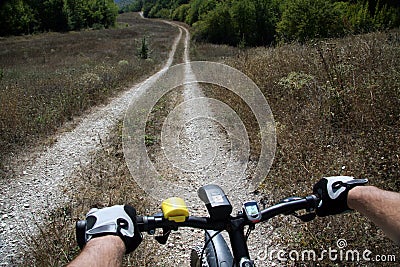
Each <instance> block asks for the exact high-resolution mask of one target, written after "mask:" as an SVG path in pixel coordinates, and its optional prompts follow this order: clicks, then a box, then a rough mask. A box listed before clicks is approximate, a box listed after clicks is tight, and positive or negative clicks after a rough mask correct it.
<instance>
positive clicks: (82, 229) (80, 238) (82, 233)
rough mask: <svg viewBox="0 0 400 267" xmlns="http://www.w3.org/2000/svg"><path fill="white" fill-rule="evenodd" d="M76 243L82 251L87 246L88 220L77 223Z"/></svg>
mask: <svg viewBox="0 0 400 267" xmlns="http://www.w3.org/2000/svg"><path fill="white" fill-rule="evenodd" d="M75 234H76V241H77V242H78V246H79V248H80V249H83V247H84V246H85V245H86V220H81V221H77V222H76V224H75Z"/></svg>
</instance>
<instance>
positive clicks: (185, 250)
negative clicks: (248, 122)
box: [0, 21, 271, 266]
mask: <svg viewBox="0 0 400 267" xmlns="http://www.w3.org/2000/svg"><path fill="white" fill-rule="evenodd" d="M164 22H165V23H168V24H171V25H173V26H175V27H177V28H178V29H179V34H178V36H177V37H176V39H175V41H174V44H173V47H172V50H171V52H170V55H169V58H168V61H167V63H166V64H165V65H164V67H163V69H162V70H160V71H159V72H158V73H156V74H155V75H153V76H151V77H150V78H148V79H147V80H146V81H144V82H143V83H140V84H138V85H136V86H134V87H132V88H131V89H129V90H128V91H126V92H125V93H123V94H121V95H120V96H119V97H116V98H115V99H113V100H112V101H111V102H110V103H109V104H108V105H106V106H103V107H97V108H95V109H94V111H93V112H91V113H90V114H88V115H86V116H85V117H83V118H82V119H81V122H80V123H79V125H77V126H76V128H75V129H74V130H72V131H71V132H66V133H63V134H61V135H60V136H57V137H56V139H57V142H56V143H55V144H54V145H52V146H50V147H48V148H47V149H46V150H45V151H44V152H42V153H41V154H40V155H39V156H38V157H36V158H34V157H31V158H30V157H28V160H27V161H26V162H20V164H19V166H18V163H17V164H16V166H18V167H17V168H16V169H15V173H17V174H18V177H16V178H15V179H9V180H8V181H7V182H6V183H3V184H2V185H0V191H1V192H2V194H1V196H0V216H1V222H0V266H8V265H10V264H9V263H10V262H12V261H15V260H16V259H18V253H20V252H18V251H19V248H20V247H21V246H23V243H22V242H21V239H20V238H18V236H17V233H20V232H23V233H26V232H27V230H28V229H33V228H34V227H29V226H32V225H34V224H35V222H37V223H40V222H41V221H42V220H43V219H42V218H43V215H44V214H45V213H46V212H47V211H48V210H51V209H54V208H56V205H57V204H62V203H63V202H65V201H68V199H66V198H65V196H63V194H62V192H60V191H59V186H60V185H65V184H67V183H68V177H69V176H70V174H71V173H72V172H73V171H74V170H75V169H76V168H77V167H80V166H82V165H85V164H87V163H89V162H90V153H91V152H93V151H95V150H96V149H98V148H99V146H100V143H101V140H105V139H106V137H107V135H108V134H109V132H110V130H111V129H112V128H113V126H114V125H115V124H116V122H117V121H118V119H120V118H122V116H123V115H124V113H125V110H126V107H128V106H129V103H130V102H131V101H132V99H133V98H135V97H138V96H140V95H141V94H143V93H144V92H145V90H146V89H148V88H149V87H151V86H150V85H151V84H152V83H154V82H155V81H156V80H157V79H158V78H159V77H160V76H161V75H162V74H163V72H165V71H166V70H167V69H168V67H170V66H171V64H172V62H173V59H174V55H175V51H176V48H177V46H178V44H179V42H180V41H181V39H182V35H183V33H184V34H185V41H184V44H185V48H184V49H185V50H184V62H185V63H188V62H190V59H189V41H190V35H189V32H188V30H187V29H186V28H185V27H183V26H180V25H178V24H175V23H173V22H167V21H164ZM183 77H184V79H185V81H187V82H188V81H195V80H196V77H195V76H194V74H193V72H192V71H191V69H190V66H189V65H187V67H186V68H185V73H184V75H183ZM182 99H183V101H184V103H190V104H191V105H187V106H184V109H183V112H182V114H180V115H179V116H180V118H179V120H177V121H176V123H177V124H180V125H181V126H183V131H182V132H181V133H180V134H179V136H178V138H179V142H180V145H181V147H182V148H183V150H184V154H185V156H184V158H185V160H186V162H187V165H185V166H181V168H180V170H179V171H178V173H179V176H178V177H179V179H180V181H179V186H180V187H182V188H183V189H184V190H183V192H194V191H196V190H197V189H198V188H199V187H200V186H202V185H204V184H209V183H217V184H220V185H221V186H223V187H224V185H229V184H231V181H232V180H235V181H238V185H235V186H234V190H226V193H227V194H228V195H229V197H230V199H231V202H232V204H233V205H234V210H235V211H237V210H238V208H240V206H239V205H238V203H240V202H241V201H243V200H249V199H252V198H253V199H256V200H257V196H255V195H252V194H251V192H250V191H249V189H248V188H246V187H245V185H246V184H247V183H246V177H243V173H242V172H240V166H239V164H238V165H235V162H233V164H232V163H231V164H230V165H229V164H227V162H229V161H232V158H233V159H234V158H235V155H232V152H231V149H230V146H231V144H230V140H229V136H228V134H227V133H226V132H225V131H224V127H223V125H220V124H218V122H216V121H215V120H213V119H212V118H213V117H214V115H213V114H217V112H221V111H220V110H218V106H215V105H212V103H211V102H210V100H208V99H207V98H205V97H204V94H203V92H202V90H201V87H200V86H199V85H198V84H196V83H190V84H186V85H185V86H184V90H183V94H182ZM193 103H194V104H193ZM196 103H197V104H196ZM192 104H193V105H192ZM210 118H211V119H210ZM157 158H158V157H157ZM164 158H165V157H164ZM233 161H234V160H233ZM22 163H23V164H22ZM170 163H171V162H161V163H160V164H159V166H161V170H160V171H161V172H162V171H163V166H165V171H166V172H168V171H170V169H169V170H168V168H170V167H168V165H169V164H170ZM236 168H238V169H236ZM215 170H218V172H217V173H216V172H215ZM227 171H228V172H229V177H230V178H229V180H224V179H225V178H224V177H227V176H226V174H225V176H224V175H222V173H223V172H227ZM210 177H211V180H210ZM181 197H183V198H185V200H187V201H188V203H187V204H188V206H189V207H190V210H191V212H192V213H193V214H196V215H205V214H204V213H205V209H204V205H203V204H202V203H200V201H199V200H198V199H193V198H187V197H185V195H182V196H181ZM254 233H255V234H253V235H252V238H251V239H250V243H249V249H250V250H251V251H256V249H257V248H258V247H257V246H258V245H259V244H260V242H262V239H263V235H266V234H271V228H270V227H268V226H263V227H260V228H259V231H258V232H254ZM202 236H203V234H202V231H195V230H193V229H186V230H180V231H179V232H174V233H173V234H172V235H171V237H170V240H169V242H168V244H167V245H166V246H159V250H158V251H157V252H156V254H159V255H160V258H163V259H165V261H164V260H163V261H162V262H160V266H183V265H186V266H188V265H189V255H190V249H191V248H192V246H193V245H199V244H200V243H201V240H202ZM263 243H265V241H264V242H263ZM252 256H253V257H254V256H255V255H254V254H253V255H252ZM262 265H263V264H259V265H258V266H262Z"/></svg>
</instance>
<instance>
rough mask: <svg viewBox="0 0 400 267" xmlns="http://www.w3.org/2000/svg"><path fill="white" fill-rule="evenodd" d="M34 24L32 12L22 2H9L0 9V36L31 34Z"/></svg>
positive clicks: (14, 0)
mask: <svg viewBox="0 0 400 267" xmlns="http://www.w3.org/2000/svg"><path fill="white" fill-rule="evenodd" d="M34 24H35V17H34V13H33V10H32V9H31V8H30V6H29V5H28V4H26V3H25V2H24V1H23V0H10V1H7V2H5V3H2V5H1V7H0V25H1V28H0V35H3V36H4V35H13V34H21V33H26V34H29V33H31V32H32V30H33V28H34Z"/></svg>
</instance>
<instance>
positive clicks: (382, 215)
mask: <svg viewBox="0 0 400 267" xmlns="http://www.w3.org/2000/svg"><path fill="white" fill-rule="evenodd" d="M347 204H348V206H349V208H351V209H354V210H357V211H359V212H360V213H361V214H362V215H364V216H366V217H367V218H369V219H370V220H371V221H372V222H374V223H375V224H376V225H377V226H378V227H380V228H381V229H382V230H383V231H384V232H385V233H386V235H387V236H388V237H389V238H390V239H392V240H393V241H394V242H396V243H397V244H399V245H400V193H395V192H390V191H385V190H382V189H379V188H376V187H374V186H357V187H354V188H353V189H351V190H350V191H349V194H348V197H347Z"/></svg>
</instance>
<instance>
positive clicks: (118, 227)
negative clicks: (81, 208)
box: [85, 205, 142, 254]
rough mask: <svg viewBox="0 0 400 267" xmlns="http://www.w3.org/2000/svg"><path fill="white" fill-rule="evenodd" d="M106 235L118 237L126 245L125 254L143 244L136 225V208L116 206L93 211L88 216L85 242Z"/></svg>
mask: <svg viewBox="0 0 400 267" xmlns="http://www.w3.org/2000/svg"><path fill="white" fill-rule="evenodd" d="M104 235H118V236H119V237H121V239H122V240H123V241H124V243H125V248H126V252H125V253H126V254H128V253H130V252H132V251H134V250H135V249H136V248H137V247H138V246H139V244H140V243H141V242H142V235H141V233H140V232H139V229H138V226H137V223H136V210H135V208H134V207H132V206H129V205H116V206H112V207H107V208H103V209H91V210H90V211H89V212H88V213H87V214H86V234H85V241H86V242H88V241H89V240H90V239H92V238H96V237H98V236H104Z"/></svg>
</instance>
